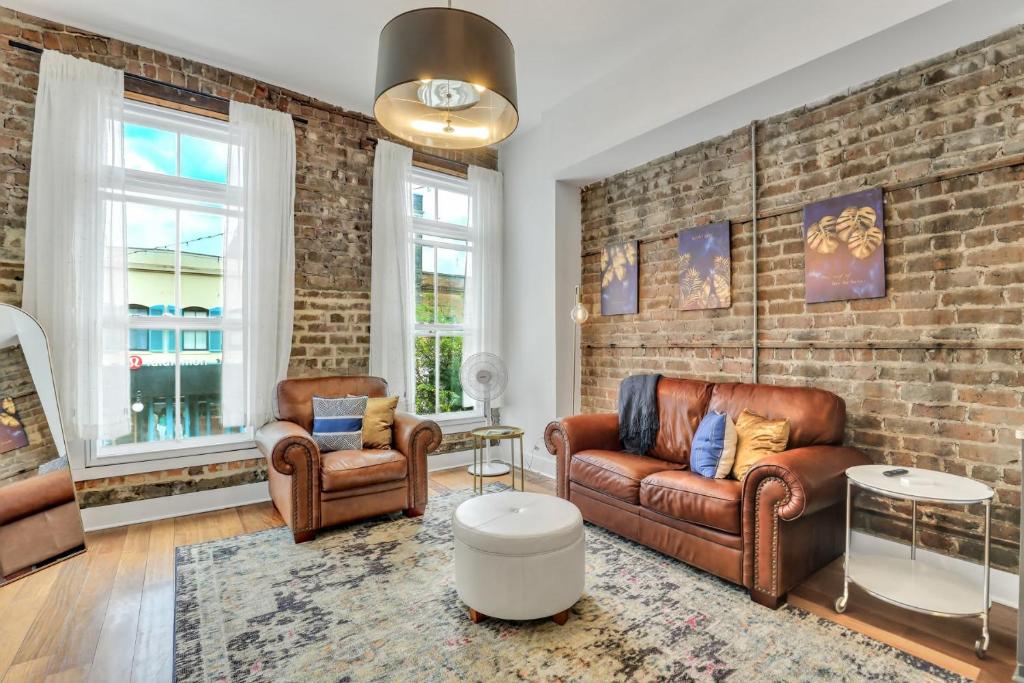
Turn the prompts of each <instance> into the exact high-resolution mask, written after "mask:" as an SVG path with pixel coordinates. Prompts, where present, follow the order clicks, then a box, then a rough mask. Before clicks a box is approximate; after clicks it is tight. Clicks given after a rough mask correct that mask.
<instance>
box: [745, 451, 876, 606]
mask: <svg viewBox="0 0 1024 683" xmlns="http://www.w3.org/2000/svg"><path fill="white" fill-rule="evenodd" d="M870 462H871V461H870V459H869V458H868V457H867V456H866V455H864V454H863V453H861V452H860V451H858V450H855V449H853V448H846V447H843V446H808V447H806V448H794V449H792V450H788V451H783V452H782V453H776V454H774V455H771V456H768V457H767V458H764V459H763V460H759V461H758V462H757V463H755V464H754V466H753V467H751V468H750V471H749V472H748V473H747V476H746V478H745V479H744V480H743V529H742V533H743V583H744V585H745V586H747V588H749V589H750V595H751V597H752V598H753V599H754V600H756V601H758V602H760V603H762V604H765V605H769V606H771V607H777V606H778V605H779V604H781V602H782V601H783V600H784V599H785V595H786V593H787V592H789V590H790V589H792V588H793V587H794V586H796V585H797V584H798V583H800V582H801V581H803V580H804V579H805V578H806V577H808V576H810V575H811V574H813V573H814V572H815V571H817V570H818V569H821V568H822V567H824V566H825V565H826V564H828V563H829V562H831V561H832V560H833V559H835V558H836V557H838V556H839V555H840V554H842V549H843V538H844V537H843V519H844V516H843V512H842V510H843V508H842V505H841V503H842V502H843V500H844V499H845V497H846V476H845V473H846V469H847V468H848V467H853V466H854V465H866V464H868V463H870Z"/></svg>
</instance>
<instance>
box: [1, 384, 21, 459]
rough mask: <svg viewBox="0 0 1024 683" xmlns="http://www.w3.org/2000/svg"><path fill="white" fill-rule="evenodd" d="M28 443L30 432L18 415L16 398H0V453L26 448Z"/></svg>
mask: <svg viewBox="0 0 1024 683" xmlns="http://www.w3.org/2000/svg"><path fill="white" fill-rule="evenodd" d="M27 445H28V434H26V433H25V426H24V425H23V424H22V422H21V417H19V416H18V408H17V407H16V406H15V405H14V399H13V398H11V397H10V396H5V397H4V398H3V400H0V453H7V452H9V451H13V450H17V449H19V448H24V447H25V446H27Z"/></svg>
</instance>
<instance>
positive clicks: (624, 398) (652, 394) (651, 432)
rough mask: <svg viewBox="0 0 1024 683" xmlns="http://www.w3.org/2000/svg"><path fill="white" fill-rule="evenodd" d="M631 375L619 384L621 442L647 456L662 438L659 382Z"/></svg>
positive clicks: (656, 376) (625, 448) (656, 379)
mask: <svg viewBox="0 0 1024 683" xmlns="http://www.w3.org/2000/svg"><path fill="white" fill-rule="evenodd" d="M660 379H661V375H631V376H629V377H627V378H626V379H624V380H622V384H620V385H619V439H620V440H621V441H622V448H623V450H626V451H628V452H630V453H636V454H637V455H645V454H646V453H647V451H649V450H650V448H651V446H653V445H654V438H655V437H656V436H657V435H658V380H660Z"/></svg>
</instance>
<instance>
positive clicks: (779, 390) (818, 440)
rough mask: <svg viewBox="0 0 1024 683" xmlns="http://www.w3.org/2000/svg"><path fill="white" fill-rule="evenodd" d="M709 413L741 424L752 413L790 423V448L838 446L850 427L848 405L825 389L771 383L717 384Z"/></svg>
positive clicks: (712, 393)
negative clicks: (724, 416) (848, 425)
mask: <svg viewBox="0 0 1024 683" xmlns="http://www.w3.org/2000/svg"><path fill="white" fill-rule="evenodd" d="M708 410H717V411H718V412H720V413H728V414H729V417H731V418H732V419H733V422H738V421H739V418H740V413H742V412H743V411H744V410H749V411H750V412H752V413H756V414H757V415H763V416H764V417H766V418H768V419H769V420H789V426H790V431H789V448H803V447H804V446H838V445H841V444H842V443H843V430H844V429H845V428H846V404H845V403H844V402H843V399H841V398H839V397H838V396H836V395H835V394H833V393H831V392H828V391H825V390H823V389H811V388H806V387H779V386H773V385H768V384H716V385H715V388H714V391H712V392H711V402H710V404H709V405H708Z"/></svg>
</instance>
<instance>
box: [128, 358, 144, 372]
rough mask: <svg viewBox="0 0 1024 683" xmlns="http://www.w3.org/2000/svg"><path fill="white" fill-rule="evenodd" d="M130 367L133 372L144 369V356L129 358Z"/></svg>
mask: <svg viewBox="0 0 1024 683" xmlns="http://www.w3.org/2000/svg"><path fill="white" fill-rule="evenodd" d="M128 367H129V368H130V369H132V370H138V369H139V368H141V367H142V356H128Z"/></svg>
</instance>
